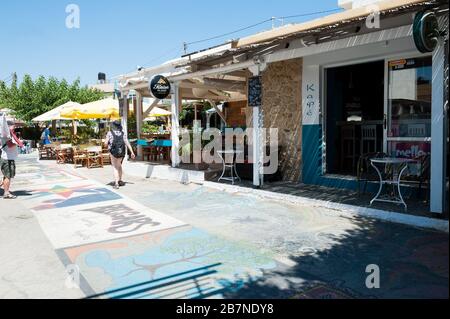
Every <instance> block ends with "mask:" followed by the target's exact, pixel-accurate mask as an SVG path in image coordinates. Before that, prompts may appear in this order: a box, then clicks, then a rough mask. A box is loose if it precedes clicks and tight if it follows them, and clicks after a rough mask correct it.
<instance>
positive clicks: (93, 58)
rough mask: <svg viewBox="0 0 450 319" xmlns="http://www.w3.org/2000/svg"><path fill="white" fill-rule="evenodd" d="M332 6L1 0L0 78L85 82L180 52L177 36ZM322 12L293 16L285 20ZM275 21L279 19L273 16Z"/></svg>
mask: <svg viewBox="0 0 450 319" xmlns="http://www.w3.org/2000/svg"><path fill="white" fill-rule="evenodd" d="M71 3H74V4H77V5H78V6H79V8H80V18H81V19H80V29H67V28H66V26H65V21H66V17H67V13H66V12H65V9H66V6H67V5H68V4H71ZM336 8H337V0H316V1H299V0H277V1H275V0H265V1H261V0H222V1H215V0H209V1H208V0H195V1H194V0H190V1H188V0H185V1H182V0H172V1H157V0H128V1H118V0H72V1H64V0H39V1H32V0H15V1H1V4H0V80H3V79H5V78H8V77H9V76H10V74H11V73H12V72H17V74H18V76H19V79H21V78H22V77H23V75H24V74H30V75H31V76H33V77H36V76H38V75H44V76H56V77H57V78H66V79H67V80H69V81H73V80H74V79H76V78H77V77H80V79H81V81H82V83H83V84H88V83H93V82H95V81H96V79H97V73H98V72H105V73H106V74H107V75H108V77H109V76H115V75H119V74H123V73H126V72H130V71H133V70H135V69H136V66H138V65H139V66H151V65H156V64H159V63H161V62H164V61H166V60H168V59H171V58H175V57H177V56H180V55H181V53H182V43H183V42H192V41H196V40H201V39H205V38H209V37H212V36H216V35H219V34H224V33H227V32H231V31H234V30H237V29H240V28H242V27H246V26H249V25H252V24H255V23H258V22H260V21H263V20H266V19H270V18H271V17H273V16H275V17H280V16H290V15H297V14H303V13H310V12H318V11H323V10H330V9H336ZM322 15H323V14H322ZM319 16H320V15H315V16H310V17H305V18H292V19H288V20H286V21H285V23H289V22H290V23H293V22H301V21H305V20H310V19H313V18H316V17H319ZM278 23H279V22H278ZM270 28H271V23H270V22H268V23H265V24H264V25H260V26H258V27H255V28H252V29H250V30H246V31H244V32H240V33H238V34H235V35H232V36H228V37H224V38H222V39H218V40H214V41H209V42H205V43H201V44H197V45H193V46H190V47H189V51H195V50H198V49H202V48H207V47H209V46H212V45H216V44H219V43H222V42H224V41H225V40H227V39H231V38H238V37H242V36H245V35H249V34H253V33H256V32H258V31H263V30H267V29H270Z"/></svg>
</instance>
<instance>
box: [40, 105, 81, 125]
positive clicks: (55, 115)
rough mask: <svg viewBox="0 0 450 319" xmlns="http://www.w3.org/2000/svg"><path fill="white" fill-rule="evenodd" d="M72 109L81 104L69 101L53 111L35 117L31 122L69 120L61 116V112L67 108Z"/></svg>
mask: <svg viewBox="0 0 450 319" xmlns="http://www.w3.org/2000/svg"><path fill="white" fill-rule="evenodd" d="M72 107H81V104H79V103H77V102H72V101H69V102H67V103H65V104H63V105H60V106H58V107H56V108H54V109H53V110H50V111H48V112H47V113H44V114H42V115H39V116H38V117H35V118H34V119H32V121H33V122H49V121H55V120H71V118H66V117H62V116H61V112H63V111H64V110H67V109H68V108H72Z"/></svg>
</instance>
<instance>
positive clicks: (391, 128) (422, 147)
mask: <svg viewBox="0 0 450 319" xmlns="http://www.w3.org/2000/svg"><path fill="white" fill-rule="evenodd" d="M431 62H432V58H431V56H427V57H418V58H406V59H399V60H391V61H388V65H387V69H388V74H387V78H388V79H387V80H388V92H387V94H388V99H387V112H386V115H385V117H386V118H385V130H386V132H385V136H386V142H387V145H386V151H387V153H388V154H389V155H390V156H394V157H402V158H416V157H419V156H422V155H430V154H431V88H432V68H431Z"/></svg>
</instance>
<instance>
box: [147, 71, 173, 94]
mask: <svg viewBox="0 0 450 319" xmlns="http://www.w3.org/2000/svg"><path fill="white" fill-rule="evenodd" d="M170 88H171V86H170V82H169V80H168V79H167V78H166V77H164V76H162V75H155V76H154V77H153V78H152V79H151V81H150V87H149V90H150V93H151V94H152V95H153V97H154V98H155V99H159V100H163V99H165V98H167V97H168V96H169V95H170Z"/></svg>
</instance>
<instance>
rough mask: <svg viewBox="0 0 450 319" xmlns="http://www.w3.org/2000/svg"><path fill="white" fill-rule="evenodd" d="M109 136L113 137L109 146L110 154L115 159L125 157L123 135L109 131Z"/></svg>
mask: <svg viewBox="0 0 450 319" xmlns="http://www.w3.org/2000/svg"><path fill="white" fill-rule="evenodd" d="M111 134H112V136H113V141H112V144H111V149H110V153H111V155H112V156H114V157H115V158H123V157H125V153H126V146H125V140H124V133H123V132H120V134H119V135H117V134H116V133H114V132H113V131H111Z"/></svg>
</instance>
